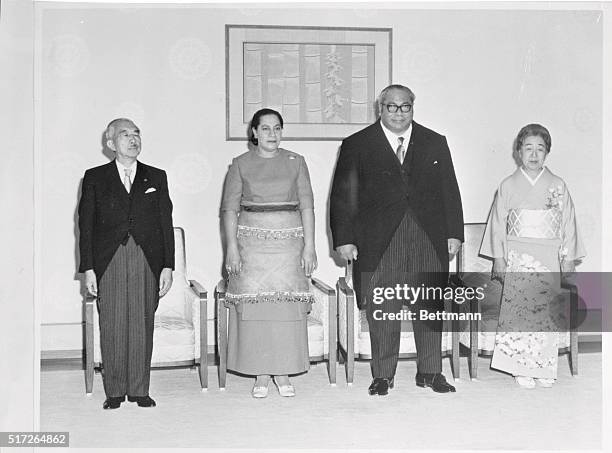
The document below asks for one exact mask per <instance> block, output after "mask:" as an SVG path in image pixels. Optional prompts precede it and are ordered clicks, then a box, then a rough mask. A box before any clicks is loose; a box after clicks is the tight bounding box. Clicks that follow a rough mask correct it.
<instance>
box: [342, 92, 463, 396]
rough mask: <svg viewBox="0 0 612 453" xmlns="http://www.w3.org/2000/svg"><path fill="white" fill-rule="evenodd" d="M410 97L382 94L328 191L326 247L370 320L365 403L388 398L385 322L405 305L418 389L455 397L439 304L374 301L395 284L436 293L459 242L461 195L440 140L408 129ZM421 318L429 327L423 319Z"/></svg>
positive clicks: (396, 295) (390, 357)
mask: <svg viewBox="0 0 612 453" xmlns="http://www.w3.org/2000/svg"><path fill="white" fill-rule="evenodd" d="M414 99H415V96H414V94H413V93H412V91H411V90H410V89H409V88H407V87H405V86H402V85H390V86H388V87H387V88H385V89H384V90H383V91H382V92H381V94H380V96H379V99H378V107H379V111H380V118H379V120H378V121H376V122H375V123H374V124H372V125H370V126H368V127H366V128H365V129H362V130H361V131H359V132H357V133H355V134H353V135H351V136H350V137H348V138H346V139H345V140H344V141H343V142H342V146H341V148H340V154H339V157H338V162H337V165H336V170H335V174H334V179H333V185H332V192H331V199H330V222H331V231H332V235H333V244H334V248H335V249H336V251H337V252H338V254H339V255H340V257H341V258H343V259H344V260H347V261H348V262H349V263H350V262H351V261H353V263H354V264H353V282H354V286H355V291H356V295H357V301H358V305H359V307H360V308H363V307H364V306H365V308H366V314H367V319H368V327H369V331H370V341H371V346H372V361H371V368H372V376H373V378H374V379H373V381H372V384H371V385H370V387H369V389H368V391H369V393H370V395H386V394H387V393H388V389H389V388H393V383H394V376H395V370H396V367H397V359H398V355H399V342H400V331H401V316H395V319H391V318H393V317H394V316H388V315H389V314H391V315H394V314H399V315H401V314H402V313H404V312H403V311H402V307H403V305H408V306H409V307H411V308H412V309H413V315H416V316H415V317H414V318H412V319H413V321H412V324H413V330H414V337H415V343H416V348H417V375H416V384H417V385H418V386H420V387H431V388H432V389H433V390H434V391H436V392H440V393H446V392H454V391H455V388H454V387H453V386H452V385H450V384H448V383H447V382H446V379H445V378H444V376H443V375H442V373H441V371H442V358H441V338H442V334H441V331H442V320H441V319H439V316H437V315H436V312H441V311H442V310H443V308H441V307H443V301H442V299H441V298H440V297H438V298H437V299H436V298H435V297H430V298H429V299H427V300H426V299H425V298H424V297H421V298H419V299H418V300H417V301H416V302H415V300H410V298H409V296H408V297H406V295H407V294H410V293H406V292H401V291H400V292H393V295H391V296H390V297H387V298H381V297H374V296H381V294H382V289H384V288H393V289H395V288H396V287H397V285H399V287H400V288H402V289H403V288H405V287H412V288H418V287H422V288H424V289H425V288H428V287H430V288H438V289H440V288H443V287H444V286H445V285H446V282H447V279H448V267H449V260H450V259H452V257H453V256H454V255H455V254H456V253H457V251H458V250H459V247H460V246H461V242H462V241H463V213H462V208H461V196H460V194H459V188H458V185H457V180H456V177H455V171H454V168H453V163H452V160H451V156H450V151H449V149H448V145H447V142H446V139H445V138H444V137H443V136H442V135H439V134H437V133H436V132H434V131H432V130H430V129H427V128H425V127H423V126H421V125H420V124H417V123H415V122H413V121H412V117H413V112H414V109H413V105H414ZM387 294H388V295H389V293H387ZM431 294H433V293H431ZM438 294H439V293H438ZM381 301H382V302H381ZM421 310H427V311H428V312H429V313H433V314H434V315H435V317H436V319H435V320H433V321H432V320H429V319H425V320H421V319H420V316H419V314H420V313H421Z"/></svg>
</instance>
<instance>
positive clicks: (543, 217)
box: [506, 208, 561, 239]
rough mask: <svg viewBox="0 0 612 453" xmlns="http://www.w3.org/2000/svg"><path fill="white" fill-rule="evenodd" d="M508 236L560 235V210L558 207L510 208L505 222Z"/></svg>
mask: <svg viewBox="0 0 612 453" xmlns="http://www.w3.org/2000/svg"><path fill="white" fill-rule="evenodd" d="M506 232H507V233H508V235H510V236H516V237H523V238H536V239H555V238H560V237H561V211H559V210H558V209H554V208H553V209H510V210H509V211H508V220H507V222H506Z"/></svg>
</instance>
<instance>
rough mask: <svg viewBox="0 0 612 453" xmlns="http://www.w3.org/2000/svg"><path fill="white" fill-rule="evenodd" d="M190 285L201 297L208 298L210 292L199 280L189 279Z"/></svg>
mask: <svg viewBox="0 0 612 453" xmlns="http://www.w3.org/2000/svg"><path fill="white" fill-rule="evenodd" d="M189 286H190V287H191V288H193V290H194V291H195V292H196V294H198V296H199V297H200V298H204V299H207V298H208V292H207V291H206V289H204V287H203V286H202V285H201V284H200V283H199V282H198V281H197V280H189Z"/></svg>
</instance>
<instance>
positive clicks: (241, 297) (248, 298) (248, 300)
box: [225, 291, 315, 304]
mask: <svg viewBox="0 0 612 453" xmlns="http://www.w3.org/2000/svg"><path fill="white" fill-rule="evenodd" d="M225 300H226V301H227V302H228V303H230V304H257V303H261V302H274V303H281V302H298V303H313V302H314V301H315V299H314V296H313V295H312V294H311V293H294V292H278V291H275V292H269V293H257V294H231V293H226V294H225Z"/></svg>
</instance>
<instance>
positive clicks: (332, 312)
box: [327, 293, 338, 386]
mask: <svg viewBox="0 0 612 453" xmlns="http://www.w3.org/2000/svg"><path fill="white" fill-rule="evenodd" d="M337 303H338V302H337V300H336V298H335V297H334V294H333V293H332V294H331V295H330V297H329V300H328V307H329V311H328V327H329V335H328V343H329V344H328V347H329V351H328V354H327V360H328V362H327V363H328V370H327V372H328V374H329V383H330V384H331V385H332V386H335V385H336V362H337V356H336V353H337V352H338V305H337Z"/></svg>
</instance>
